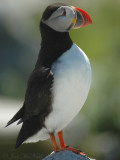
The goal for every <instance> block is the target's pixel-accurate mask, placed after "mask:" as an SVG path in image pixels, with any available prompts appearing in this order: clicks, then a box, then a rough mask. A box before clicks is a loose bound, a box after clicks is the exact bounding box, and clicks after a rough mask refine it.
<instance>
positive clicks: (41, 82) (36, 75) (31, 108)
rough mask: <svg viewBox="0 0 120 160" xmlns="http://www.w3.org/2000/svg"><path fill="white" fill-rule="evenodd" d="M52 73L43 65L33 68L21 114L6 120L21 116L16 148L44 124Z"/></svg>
mask: <svg viewBox="0 0 120 160" xmlns="http://www.w3.org/2000/svg"><path fill="white" fill-rule="evenodd" d="M52 83H53V74H52V72H51V71H50V69H46V68H44V67H42V68H40V69H35V70H34V71H33V72H32V74H31V76H30V79H29V81H28V86H27V90H26V95H25V102H24V107H22V108H23V109H22V108H21V110H23V113H22V114H23V115H22V116H16V115H18V113H19V112H18V113H17V114H16V115H15V116H14V117H13V118H12V119H13V120H10V121H9V122H8V125H9V124H11V123H13V122H15V121H16V120H18V119H19V118H22V121H23V125H22V128H21V130H20V132H19V135H18V138H17V142H16V146H15V147H16V148H17V147H19V146H20V145H21V144H22V143H23V142H24V141H25V140H26V139H27V138H29V137H31V136H32V135H34V134H35V133H37V132H38V131H39V130H40V129H41V128H42V127H43V126H44V119H45V117H46V116H47V115H48V114H49V112H50V111H51V103H52V94H51V87H52Z"/></svg>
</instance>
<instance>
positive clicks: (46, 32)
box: [36, 22, 73, 68]
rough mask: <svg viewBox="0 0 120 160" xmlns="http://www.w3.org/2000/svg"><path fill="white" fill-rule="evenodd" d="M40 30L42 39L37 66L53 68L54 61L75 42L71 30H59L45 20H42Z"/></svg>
mask: <svg viewBox="0 0 120 160" xmlns="http://www.w3.org/2000/svg"><path fill="white" fill-rule="evenodd" d="M40 32H41V38H42V41H41V49H40V52H39V56H38V60H37V63H36V68H38V67H42V66H45V67H48V68H51V65H52V63H53V62H54V61H56V60H57V59H58V58H59V57H60V56H61V55H62V54H63V53H64V52H66V51H67V50H69V49H70V48H71V46H72V44H73V42H72V40H71V38H70V36H69V32H57V31H55V30H53V29H52V28H50V27H49V26H47V25H46V24H44V23H43V22H40Z"/></svg>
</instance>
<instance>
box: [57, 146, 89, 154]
mask: <svg viewBox="0 0 120 160" xmlns="http://www.w3.org/2000/svg"><path fill="white" fill-rule="evenodd" d="M64 150H69V151H72V152H74V153H76V154H81V155H82V156H86V154H85V153H84V152H82V151H80V150H78V149H75V148H73V147H69V146H65V147H64V148H59V149H58V150H56V152H59V151H64Z"/></svg>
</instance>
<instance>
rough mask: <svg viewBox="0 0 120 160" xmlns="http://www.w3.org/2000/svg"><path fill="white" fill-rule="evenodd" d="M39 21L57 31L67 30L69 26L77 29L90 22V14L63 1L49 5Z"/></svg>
mask: <svg viewBox="0 0 120 160" xmlns="http://www.w3.org/2000/svg"><path fill="white" fill-rule="evenodd" d="M41 22H42V23H44V24H46V25H47V26H49V27H50V28H52V29H53V30H55V31H57V32H69V30H70V29H71V28H74V29H77V28H80V27H84V26H87V25H90V24H92V20H91V18H90V16H89V15H88V14H87V13H86V12H85V11H84V10H82V9H80V8H77V7H73V6H68V5H66V4H63V3H54V4H52V5H49V6H48V7H47V8H46V9H45V11H44V13H43V15H42V19H41Z"/></svg>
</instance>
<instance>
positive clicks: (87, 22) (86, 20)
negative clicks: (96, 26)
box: [74, 7, 92, 27]
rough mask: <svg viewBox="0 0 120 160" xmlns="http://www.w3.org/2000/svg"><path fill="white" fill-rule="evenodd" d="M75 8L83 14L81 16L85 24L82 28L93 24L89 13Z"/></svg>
mask: <svg viewBox="0 0 120 160" xmlns="http://www.w3.org/2000/svg"><path fill="white" fill-rule="evenodd" d="M74 8H75V9H76V10H78V11H79V12H80V13H81V15H82V16H83V24H82V26H81V27H84V26H87V25H90V24H92V19H91V18H90V16H89V14H88V13H86V12H85V11H84V10H82V9H80V8H77V7H74Z"/></svg>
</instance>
